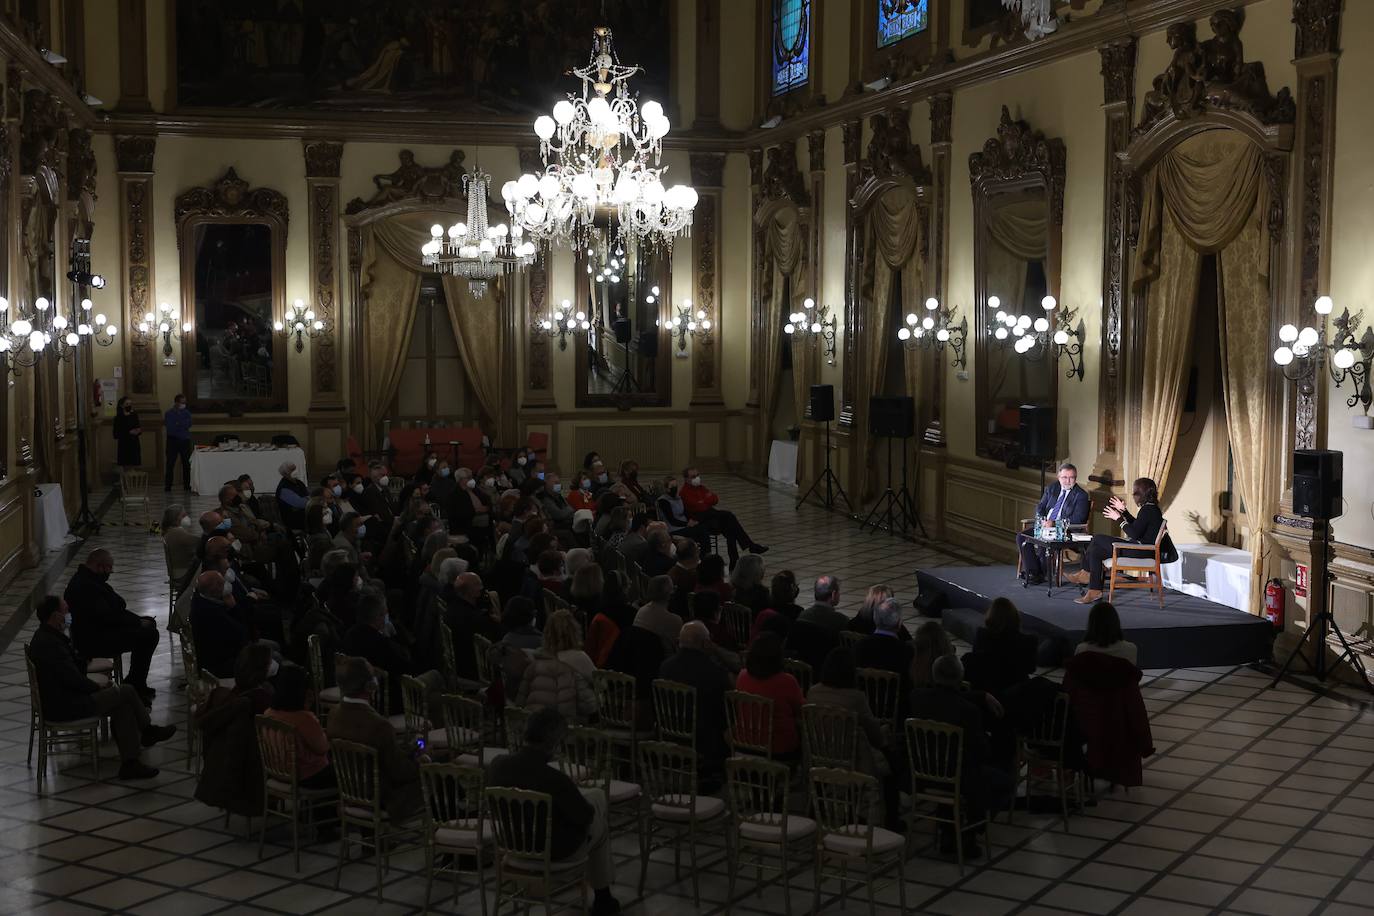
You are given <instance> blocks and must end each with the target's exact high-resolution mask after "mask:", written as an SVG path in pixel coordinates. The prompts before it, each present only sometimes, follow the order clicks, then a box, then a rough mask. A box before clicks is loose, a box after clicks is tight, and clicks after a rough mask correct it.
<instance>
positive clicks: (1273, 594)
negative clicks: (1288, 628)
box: [1264, 579, 1284, 629]
mask: <svg viewBox="0 0 1374 916" xmlns="http://www.w3.org/2000/svg"><path fill="white" fill-rule="evenodd" d="M1283 602H1284V589H1283V583H1282V582H1280V581H1279V580H1278V579H1270V580H1269V583H1268V584H1267V585H1265V586H1264V619H1265V620H1267V621H1269V622H1270V623H1272V624H1273V625H1274V626H1275V627H1277V628H1279V629H1283Z"/></svg>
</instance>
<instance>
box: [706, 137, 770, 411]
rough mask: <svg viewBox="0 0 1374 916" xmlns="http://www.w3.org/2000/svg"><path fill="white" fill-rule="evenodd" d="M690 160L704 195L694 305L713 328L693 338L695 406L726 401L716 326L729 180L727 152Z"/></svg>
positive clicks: (717, 323) (717, 321) (718, 321)
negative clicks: (723, 213)
mask: <svg viewBox="0 0 1374 916" xmlns="http://www.w3.org/2000/svg"><path fill="white" fill-rule="evenodd" d="M689 161H690V163H691V172H692V184H693V185H695V186H696V188H697V191H698V192H699V194H700V198H699V200H698V201H697V209H696V215H695V216H694V217H693V218H692V268H693V274H694V276H695V283H694V284H693V286H694V290H695V292H694V293H693V295H692V299H693V303H692V304H693V306H695V308H697V309H700V310H703V311H705V312H706V317H707V318H708V319H710V321H711V327H710V329H709V330H706V331H703V330H701V329H700V328H698V329H697V331H696V333H695V336H694V337H693V340H692V405H693V406H697V405H707V404H720V403H723V401H724V395H723V393H722V391H721V383H720V373H721V361H720V353H719V352H717V348H716V344H717V337H716V329H717V328H719V327H720V198H721V188H722V186H723V185H724V183H725V155H724V154H723V153H693V154H692V156H691V159H690V160H689ZM794 164H795V163H794ZM766 183H767V179H765V184H766Z"/></svg>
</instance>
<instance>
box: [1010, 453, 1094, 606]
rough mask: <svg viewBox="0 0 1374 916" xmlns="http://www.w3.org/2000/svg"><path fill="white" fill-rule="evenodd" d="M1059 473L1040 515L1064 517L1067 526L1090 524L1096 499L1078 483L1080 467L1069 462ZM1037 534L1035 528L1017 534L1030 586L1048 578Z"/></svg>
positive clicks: (1038, 509) (1043, 499)
mask: <svg viewBox="0 0 1374 916" xmlns="http://www.w3.org/2000/svg"><path fill="white" fill-rule="evenodd" d="M1058 476H1059V479H1058V480H1057V481H1055V482H1054V483H1052V484H1050V485H1049V486H1048V487H1046V488H1045V493H1044V495H1042V496H1041V497H1040V502H1039V503H1037V504H1036V506H1035V514H1036V516H1037V517H1039V518H1048V519H1054V520H1058V519H1063V520H1064V523H1065V524H1066V525H1084V524H1087V521H1088V515H1089V513H1091V512H1092V508H1093V501H1092V497H1091V496H1089V495H1088V492H1087V491H1086V490H1084V489H1083V488H1082V487H1080V486H1079V485H1078V468H1076V467H1074V466H1073V465H1072V464H1069V463H1068V462H1067V461H1065V462H1064V463H1063V464H1061V465H1059V475H1058ZM1035 534H1036V532H1034V531H1023V532H1021V533H1020V534H1018V535H1017V536H1016V546H1017V549H1019V550H1020V551H1021V576H1022V577H1023V578H1024V579H1025V580H1026V583H1027V584H1028V585H1039V584H1040V583H1041V582H1044V581H1045V567H1044V565H1043V563H1042V562H1041V553H1042V550H1041V548H1040V547H1039V546H1038V545H1037V544H1036V543H1035Z"/></svg>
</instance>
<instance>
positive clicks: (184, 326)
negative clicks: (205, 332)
mask: <svg viewBox="0 0 1374 916" xmlns="http://www.w3.org/2000/svg"><path fill="white" fill-rule="evenodd" d="M315 323H316V324H323V322H320V321H317V322H315ZM191 328H192V324H191V322H189V321H183V322H182V323H181V333H183V334H190V333H191Z"/></svg>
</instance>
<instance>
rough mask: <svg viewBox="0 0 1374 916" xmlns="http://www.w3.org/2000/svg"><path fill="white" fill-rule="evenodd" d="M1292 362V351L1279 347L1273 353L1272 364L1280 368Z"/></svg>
mask: <svg viewBox="0 0 1374 916" xmlns="http://www.w3.org/2000/svg"><path fill="white" fill-rule="evenodd" d="M1292 361H1293V351H1292V350H1290V349H1288V348H1287V347H1279V348H1278V349H1277V350H1275V351H1274V362H1276V363H1278V364H1279V365H1280V366H1286V365H1288V364H1289V363H1291V362H1292Z"/></svg>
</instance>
